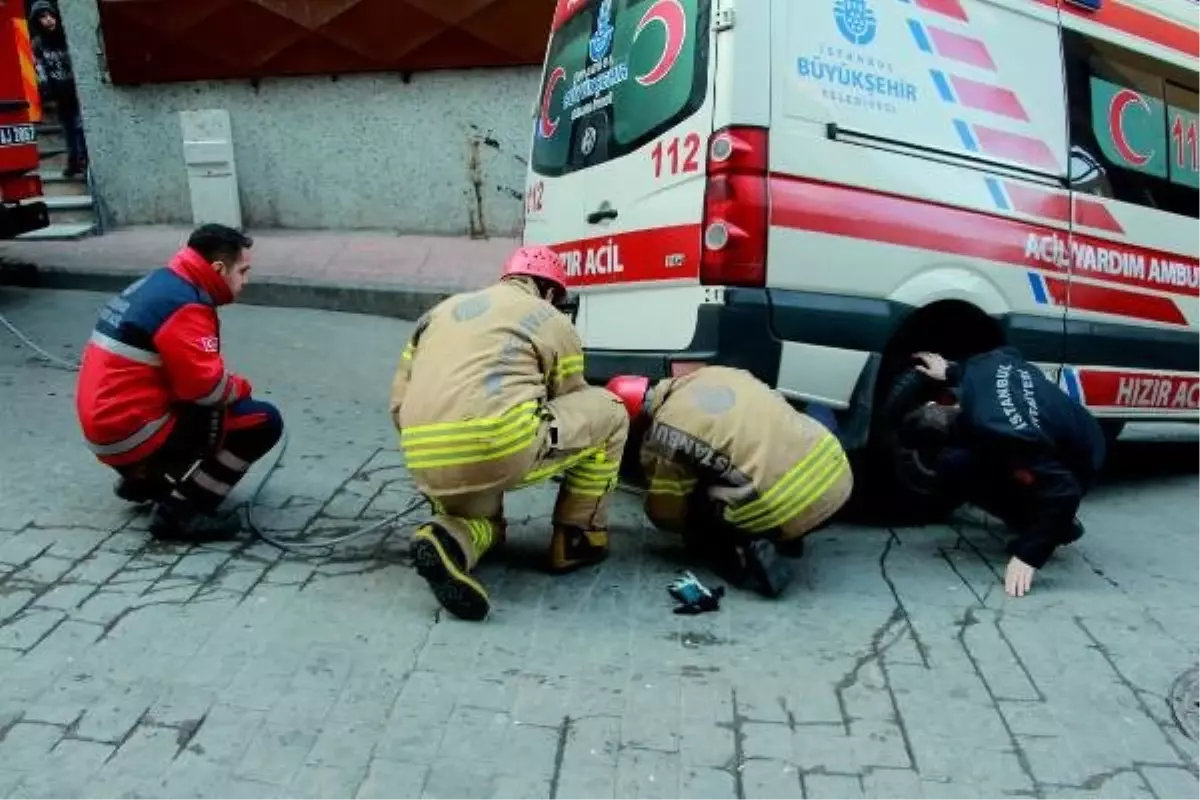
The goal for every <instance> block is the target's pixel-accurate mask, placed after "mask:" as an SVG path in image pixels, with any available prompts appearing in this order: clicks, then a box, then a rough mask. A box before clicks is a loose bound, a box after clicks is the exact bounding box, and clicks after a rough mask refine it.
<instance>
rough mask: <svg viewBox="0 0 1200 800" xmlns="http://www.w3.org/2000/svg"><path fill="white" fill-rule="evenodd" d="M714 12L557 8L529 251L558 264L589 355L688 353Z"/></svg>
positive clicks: (689, 3) (678, 3)
mask: <svg viewBox="0 0 1200 800" xmlns="http://www.w3.org/2000/svg"><path fill="white" fill-rule="evenodd" d="M716 2H717V0H559V7H558V9H557V11H556V13H555V18H554V23H553V29H552V34H551V39H550V43H549V49H548V52H547V56H546V61H545V66H544V69H543V77H542V84H541V90H540V99H539V102H538V104H537V109H536V113H535V115H534V120H533V123H534V131H533V146H532V148H531V154H530V163H529V171H528V180H527V185H526V193H525V215H526V216H525V232H524V240H525V243H527V244H546V245H549V246H550V247H552V248H553V249H554V250H555V251H556V252H558V253H559V254H560V255H561V256H562V258H563V261H564V263H565V265H566V266H567V270H568V275H569V278H570V283H571V288H572V291H573V292H577V293H578V297H579V306H578V311H577V313H576V317H575V323H576V326H577V328H578V329H579V331H580V335H581V337H582V339H583V342H584V345H585V347H586V348H588V349H589V350H622V351H629V350H657V351H671V350H678V349H682V348H685V347H687V346H688V344H689V343H690V342H691V341H692V338H693V335H694V332H695V328H696V319H697V309H698V307H699V305H700V303H701V302H702V299H703V295H704V290H703V288H702V287H701V286H700V281H699V275H700V256H701V232H700V231H701V224H702V214H703V206H704V193H705V158H706V151H707V148H708V142H709V136H710V134H711V133H712V91H711V89H710V87H711V85H712V71H713V66H712V62H713V59H712V54H713V46H712V38H713V33H712V28H713V24H712V13H713V6H714V5H715V4H716Z"/></svg>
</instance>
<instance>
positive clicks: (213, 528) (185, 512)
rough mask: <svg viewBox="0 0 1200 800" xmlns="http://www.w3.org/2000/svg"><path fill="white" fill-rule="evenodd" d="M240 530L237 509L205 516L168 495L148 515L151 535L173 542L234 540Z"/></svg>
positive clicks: (186, 503)
mask: <svg viewBox="0 0 1200 800" xmlns="http://www.w3.org/2000/svg"><path fill="white" fill-rule="evenodd" d="M241 530H242V521H241V517H239V516H238V512H237V510H236V509H235V510H233V511H228V512H226V513H224V514H220V515H218V514H205V513H203V512H200V511H198V510H196V509H195V508H193V507H191V505H190V504H189V503H188V502H187V501H181V500H180V499H179V498H178V497H176V496H175V495H173V494H171V495H168V496H167V497H165V498H163V499H162V500H161V501H160V502H159V503H158V504H157V505H155V506H154V512H153V513H152V514H151V515H150V535H151V536H153V537H154V538H155V539H159V540H162V541H172V542H191V543H193V544H200V543H204V542H224V541H228V540H230V539H235V538H237V535H238V534H239V533H240V532H241Z"/></svg>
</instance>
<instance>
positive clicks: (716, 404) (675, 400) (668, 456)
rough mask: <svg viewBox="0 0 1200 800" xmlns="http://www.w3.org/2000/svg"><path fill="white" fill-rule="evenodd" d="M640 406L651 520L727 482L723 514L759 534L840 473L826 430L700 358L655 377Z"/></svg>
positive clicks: (667, 517) (808, 502) (793, 515)
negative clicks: (683, 371) (677, 373)
mask: <svg viewBox="0 0 1200 800" xmlns="http://www.w3.org/2000/svg"><path fill="white" fill-rule="evenodd" d="M646 410H647V412H648V413H649V415H650V417H651V419H652V422H651V425H650V429H649V431H648V432H647V434H646V436H645V438H644V440H643V443H642V447H641V453H640V459H641V464H642V467H643V469H644V470H645V472H646V478H647V480H648V487H647V495H646V511H647V514H648V516H650V518H651V519H653V520H656V521H673V522H676V523H682V521H683V520H684V519H685V518H686V516H687V511H686V509H687V503H688V497H689V495H691V493H692V492H693V491H707V490H708V489H709V488H711V487H714V486H716V487H724V488H725V489H728V490H730V491H729V492H727V493H725V497H724V499H725V500H726V502H728V505H727V507H726V509H725V511H724V518H725V521H726V522H728V523H730V524H732V525H734V526H735V527H737V528H740V529H742V530H744V531H746V532H748V533H766V532H769V531H772V530H774V529H776V528H779V527H780V526H782V525H784V524H785V523H789V522H792V521H793V520H796V519H797V518H798V517H801V516H802V515H804V514H805V513H806V512H807V511H808V510H809V509H810V508H811V507H813V505H814V504H815V503H816V502H817V501H818V500H820V499H821V497H822V496H823V495H824V494H825V493H826V492H828V491H829V490H830V488H831V487H833V486H834V485H835V484H837V483H838V482H839V480H844V479H845V478H846V477H848V476H847V473H848V471H849V465H848V463H847V461H846V456H845V453H844V452H843V450H842V447H841V445H840V444H839V443H838V441H837V439H836V438H835V437H834V436H833V434H831V433H830V432H829V431H828V430H827V429H826V428H825V427H824V426H823V425H821V424H820V423H819V422H817V421H816V420H813V419H811V418H810V417H807V416H805V415H804V414H802V413H800V412H798V411H796V410H795V409H793V408H792V407H791V406H790V405H789V404H788V402H787V401H786V400H785V399H784V398H783V397H781V396H780V395H778V394H776V393H775V392H774V391H772V390H771V388H770V387H768V386H767V385H766V384H764V383H762V382H761V381H759V380H758V379H757V378H755V377H754V376H753V375H751V374H750V373H749V372H746V371H744V370H740V369H733V368H729V367H719V366H709V367H701V368H700V369H698V370H696V371H695V372H692V373H690V374H688V375H684V376H682V377H679V378H667V379H664V380H661V381H659V382H658V383H657V384H655V386H654V387H653V388H652V389H651V390H650V392H649V393H648V396H647V399H646Z"/></svg>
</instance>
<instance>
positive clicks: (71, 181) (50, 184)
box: [38, 169, 88, 197]
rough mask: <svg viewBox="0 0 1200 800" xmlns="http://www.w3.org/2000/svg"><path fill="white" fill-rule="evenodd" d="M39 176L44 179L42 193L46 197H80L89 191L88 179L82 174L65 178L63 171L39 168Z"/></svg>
mask: <svg viewBox="0 0 1200 800" xmlns="http://www.w3.org/2000/svg"><path fill="white" fill-rule="evenodd" d="M38 177H39V178H41V179H42V193H43V194H44V195H45V196H46V197H79V196H82V195H86V194H87V193H88V185H87V181H85V180H84V179H83V177H82V176H80V177H75V178H64V177H63V176H62V171H61V170H58V171H53V170H46V169H43V170H39V171H38Z"/></svg>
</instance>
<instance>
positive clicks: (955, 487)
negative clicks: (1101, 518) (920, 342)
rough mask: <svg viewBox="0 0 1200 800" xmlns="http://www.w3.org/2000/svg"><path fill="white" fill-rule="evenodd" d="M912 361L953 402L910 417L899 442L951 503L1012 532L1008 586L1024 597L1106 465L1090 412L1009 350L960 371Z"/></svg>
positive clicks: (1071, 533)
mask: <svg viewBox="0 0 1200 800" xmlns="http://www.w3.org/2000/svg"><path fill="white" fill-rule="evenodd" d="M915 358H916V359H917V361H918V362H919V363H918V365H917V367H916V368H917V371H918V372H920V373H922V374H923V375H925V376H926V377H927V378H929V379H931V380H933V381H936V382H938V383H941V384H945V386H946V388H948V389H949V390H950V394H951V395H952V396H953V398H954V400H955V401H956V402H954V403H953V404H945V403H938V402H931V403H927V404H925V405H923V406H922V407H920V408H918V409H917V410H916V411H913V412H912V413H911V414H909V415H908V417H906V418H905V421H904V425H903V431H902V441H905V442H907V443H908V444H910V445H911V446H912V447H913V448H914V449H917V450H920V451H923V452H925V453H926V454H928V455H929V458H928V459H927V460H926V463H932V464H933V467H934V471H935V472H936V473H937V474H938V476H939V477H940V478H941V480H942V481H943V485H944V486H945V488H946V490H948V491H949V492H950V493H951V494H952V495H953V496H954V497H956V498H961V499H962V500H963V501H964V502H971V503H973V504H975V505H977V506H979V507H980V508H982V509H984V510H985V511H987V512H988V513H990V514H994V515H995V516H997V517H999V518H1000V519H1001V520H1003V521H1004V522H1005V523H1006V524H1007V525H1008V526H1009V528H1010V529H1012V530H1013V531H1014V532H1015V533H1016V534H1017V535H1016V537H1015V539H1014V540H1013V541H1012V542H1011V543H1010V544H1009V553H1010V554H1011V555H1012V559H1011V560H1010V561H1009V563H1008V568H1007V569H1006V571H1005V577H1004V586H1005V590H1006V591H1007V592H1008V594H1009V595H1012V596H1014V597H1021V596H1023V595H1024V594H1025V593H1026V592H1028V591H1029V587H1030V585H1031V584H1032V583H1033V574H1034V572H1035V571H1036V570H1038V569H1040V568H1041V567H1042V565H1043V564H1045V563H1046V561H1047V560H1048V559H1049V558H1050V555H1051V554H1052V553H1053V552H1054V550H1055V549H1056V548H1058V547H1059V546H1061V545H1064V544H1070V543H1071V542H1073V541H1075V540H1076V539H1078V538H1079V537H1080V536H1082V535H1083V526H1082V525H1081V524H1080V523H1079V521H1078V520H1077V519H1076V518H1075V513H1076V511H1077V510H1078V509H1079V503H1080V501H1081V500H1082V499H1083V496H1084V495H1085V494H1086V493H1087V492H1088V490H1089V489H1090V488H1091V486H1092V485H1093V483H1094V482H1095V480H1096V477H1097V475H1098V474H1099V471H1100V468H1101V466H1102V465H1103V463H1104V456H1105V440H1104V434H1103V432H1102V431H1101V429H1100V425H1099V423H1098V422H1097V421H1096V418H1095V417H1093V416H1092V414H1091V412H1089V411H1088V410H1087V409H1086V408H1084V407H1083V405H1081V404H1080V403H1077V402H1076V401H1075V400H1072V399H1071V398H1070V397H1068V396H1067V395H1066V393H1065V392H1063V391H1062V390H1061V389H1060V388H1059V387H1058V386H1056V385H1054V384H1053V383H1052V382H1051V381H1049V380H1048V379H1047V378H1046V376H1045V375H1044V374H1043V373H1042V371H1041V370H1040V369H1039V368H1038V367H1037V366H1035V365H1033V364H1031V363H1029V362H1028V361H1026V360H1025V359H1024V358H1022V357H1021V354H1020V353H1019V352H1018V351H1017V350H1016V349H1015V348H1011V347H1002V348H999V349H996V350H991V351H988V352H986V353H980V354H979V355H976V356H972V357H971V358H969V359H967V360H966V361H964V362H963V363H962V364H961V365H960V364H955V363H951V362H948V361H947V360H946V359H944V358H942V357H941V356H940V355H937V354H936V353H917V354H915Z"/></svg>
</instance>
